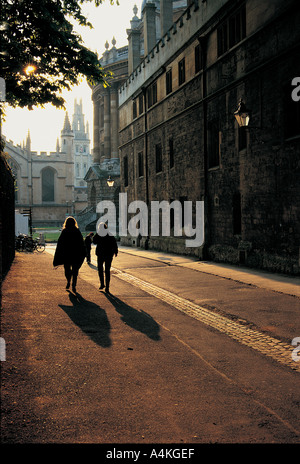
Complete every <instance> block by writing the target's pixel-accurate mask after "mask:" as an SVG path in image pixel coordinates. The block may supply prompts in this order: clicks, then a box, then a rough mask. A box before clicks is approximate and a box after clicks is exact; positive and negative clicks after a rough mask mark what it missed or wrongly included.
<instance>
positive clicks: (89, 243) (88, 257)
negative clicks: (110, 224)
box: [84, 232, 94, 264]
mask: <svg viewBox="0 0 300 464" xmlns="http://www.w3.org/2000/svg"><path fill="white" fill-rule="evenodd" d="M93 236H94V234H93V232H90V233H89V234H88V235H87V236H86V237H85V239H84V244H85V249H86V261H87V263H88V264H90V263H91V249H92V241H93Z"/></svg>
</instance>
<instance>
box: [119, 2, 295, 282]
mask: <svg viewBox="0 0 300 464" xmlns="http://www.w3.org/2000/svg"><path fill="white" fill-rule="evenodd" d="M175 3H176V2H172V1H171V0H161V1H160V15H161V34H160V39H159V40H158V41H157V28H156V25H157V23H156V18H157V16H156V15H157V6H158V2H152V3H151V2H146V3H145V2H144V4H143V10H142V14H143V19H142V21H143V56H142V59H140V57H141V48H139V47H138V46H137V44H138V43H139V42H140V43H141V44H142V41H141V40H139V28H137V29H135V30H134V29H133V27H132V30H131V32H129V49H128V59H129V57H131V58H130V61H129V64H128V66H129V72H128V74H129V76H128V78H127V79H126V80H125V82H124V83H123V84H122V86H121V88H120V90H119V154H120V172H121V175H120V191H121V192H124V193H127V196H128V203H130V202H132V201H133V200H142V201H144V202H145V203H146V204H147V205H148V206H149V207H150V204H151V202H152V201H154V200H156V201H162V200H166V201H167V202H169V203H171V202H172V201H174V200H178V201H179V202H180V203H181V204H182V205H183V204H184V202H185V201H192V202H193V205H195V203H196V201H200V200H202V201H204V206H205V241H204V243H203V245H202V246H201V247H186V245H185V243H186V242H185V239H186V237H185V236H184V235H182V236H175V234H174V229H173V228H171V236H166V237H164V236H162V235H160V236H159V237H156V236H151V229H150V232H149V235H148V236H147V237H142V238H140V239H139V240H138V244H140V245H141V246H147V247H149V248H155V249H160V250H165V251H170V252H178V253H183V254H191V255H195V256H199V257H200V258H202V259H213V260H216V261H223V262H231V263H243V264H246V265H249V266H253V267H260V268H265V269H270V270H273V271H282V272H287V273H292V274H297V273H299V247H300V221H299V218H300V163H299V159H300V156H299V155H300V110H299V106H300V102H299V99H298V100H297V99H296V98H295V99H293V98H292V92H293V89H294V87H293V86H292V82H293V79H294V78H295V77H296V76H300V62H299V56H300V29H299V27H298V25H299V21H300V9H299V4H298V1H295V0H266V1H264V2H259V1H257V0H243V1H240V0H214V1H209V0H207V1H200V0H191V1H189V2H188V5H187V8H185V10H184V12H183V13H182V14H181V15H180V16H179V17H178V18H177V20H176V21H175V22H173V19H172V20H171V15H170V8H171V7H172V6H174V4H175ZM164 15H166V16H164ZM135 21H136V20H135ZM136 22H137V21H136ZM299 93H300V92H298V94H297V95H299ZM241 100H242V101H243V104H245V105H246V109H249V110H251V112H250V119H249V120H247V122H248V121H249V125H248V126H244V127H239V125H238V123H237V121H236V118H235V114H234V113H236V111H237V108H238V105H239V102H240V101H241ZM236 115H237V114H236ZM193 219H194V221H195V219H196V218H195V211H194V218H193ZM171 225H172V226H173V224H171ZM122 243H126V244H133V245H136V244H137V240H136V238H133V237H132V236H131V235H130V234H128V236H127V237H123V238H122Z"/></svg>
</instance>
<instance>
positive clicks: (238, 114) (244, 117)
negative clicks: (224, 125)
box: [234, 99, 250, 127]
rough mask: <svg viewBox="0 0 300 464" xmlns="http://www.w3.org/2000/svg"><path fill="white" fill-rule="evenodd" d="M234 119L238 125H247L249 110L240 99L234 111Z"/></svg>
mask: <svg viewBox="0 0 300 464" xmlns="http://www.w3.org/2000/svg"><path fill="white" fill-rule="evenodd" d="M234 116H235V119H236V120H237V122H238V125H239V126H240V127H245V126H248V124H249V120H250V111H249V110H248V109H247V108H246V105H245V103H244V102H243V100H242V99H241V100H240V101H239V105H238V108H237V110H236V111H235V112H234Z"/></svg>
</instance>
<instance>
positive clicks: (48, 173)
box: [42, 168, 54, 202]
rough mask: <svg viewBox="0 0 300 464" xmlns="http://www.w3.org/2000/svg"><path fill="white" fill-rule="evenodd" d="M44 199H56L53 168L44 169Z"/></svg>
mask: <svg viewBox="0 0 300 464" xmlns="http://www.w3.org/2000/svg"><path fill="white" fill-rule="evenodd" d="M42 201H43V202H50V201H54V171H53V169H51V168H45V169H43V171H42Z"/></svg>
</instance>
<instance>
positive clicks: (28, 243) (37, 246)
mask: <svg viewBox="0 0 300 464" xmlns="http://www.w3.org/2000/svg"><path fill="white" fill-rule="evenodd" d="M15 248H16V250H17V251H30V252H33V251H35V250H36V251H37V252H38V253H42V252H43V251H45V248H46V247H45V243H43V242H41V241H40V240H38V239H34V238H32V237H29V236H28V235H22V234H21V235H18V237H16V240H15Z"/></svg>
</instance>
